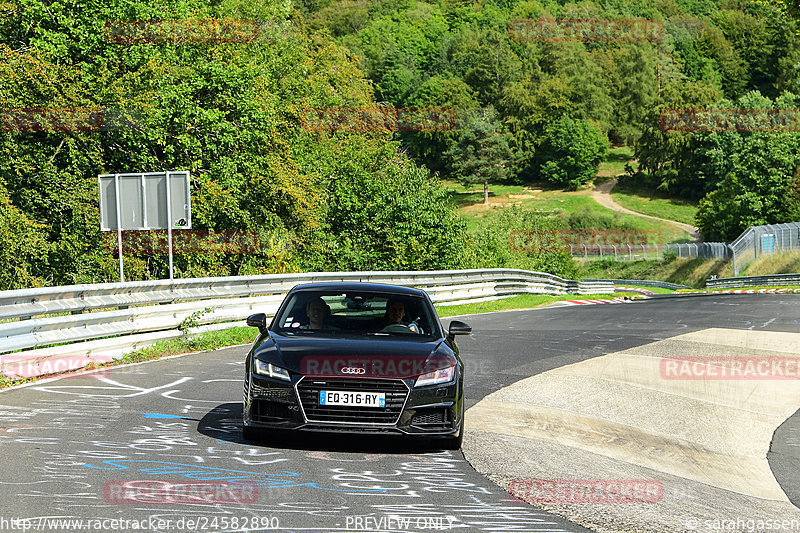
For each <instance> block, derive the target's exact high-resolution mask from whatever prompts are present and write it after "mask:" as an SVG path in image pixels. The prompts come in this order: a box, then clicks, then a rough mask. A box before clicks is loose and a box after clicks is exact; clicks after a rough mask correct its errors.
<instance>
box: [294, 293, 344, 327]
mask: <svg viewBox="0 0 800 533" xmlns="http://www.w3.org/2000/svg"><path fill="white" fill-rule="evenodd" d="M306 315H308V321H309V323H308V325H305V326H300V329H335V328H333V327H332V326H328V325H327V324H325V319H326V318H328V317H329V316H331V308H330V306H329V305H328V304H326V303H325V300H323V299H322V298H314V299H313V300H309V302H308V303H307V304H306Z"/></svg>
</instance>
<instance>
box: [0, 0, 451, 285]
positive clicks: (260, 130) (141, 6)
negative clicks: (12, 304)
mask: <svg viewBox="0 0 800 533" xmlns="http://www.w3.org/2000/svg"><path fill="white" fill-rule="evenodd" d="M11 7H12V8H13V9H12V10H10V11H8V12H7V13H6V15H7V16H5V17H3V19H2V20H0V31H1V33H0V35H2V37H0V109H4V110H5V111H4V114H8V113H9V110H10V109H18V108H37V109H42V108H50V109H55V110H56V111H55V113H56V115H57V114H58V113H59V111H58V110H64V109H72V108H76V107H86V108H92V109H98V108H99V109H104V110H124V111H125V112H126V113H129V115H130V116H129V117H128V119H127V120H126V121H125V122H123V123H122V124H117V125H116V126H114V127H110V128H104V129H103V130H101V131H81V130H78V131H74V130H75V128H70V127H66V128H65V127H63V126H64V125H63V124H48V123H44V124H42V128H41V129H42V130H43V131H31V130H30V128H25V127H22V128H14V127H13V125H12V127H9V126H8V125H7V123H5V124H6V127H4V128H3V129H4V130H5V131H2V132H0V153H2V154H3V157H2V158H0V186H3V188H0V206H2V210H0V221H2V226H0V245H2V252H0V254H2V255H0V271H1V272H2V274H0V289H5V288H13V287H23V286H30V285H37V284H70V283H83V282H96V281H110V280H114V279H115V278H116V277H117V275H118V274H117V270H118V266H117V264H116V256H115V255H114V254H113V253H112V252H111V250H110V249H109V248H108V247H104V243H106V242H107V239H105V238H104V235H103V234H102V233H101V232H100V231H99V212H98V207H97V196H98V191H97V175H98V174H101V173H110V172H136V171H158V170H167V169H186V170H189V171H190V173H191V177H192V199H193V222H194V229H201V230H203V229H213V230H226V231H249V232H256V233H258V234H259V235H260V236H261V237H262V241H261V242H262V244H263V243H268V242H271V243H273V244H274V246H267V247H264V248H262V250H261V253H258V254H228V255H224V254H211V253H201V254H193V255H188V254H187V255H179V256H176V269H177V273H178V275H179V276H181V277H189V276H193V277H194V276H207V275H232V274H233V275H236V274H253V273H268V272H282V271H300V270H325V269H339V268H343V269H350V268H375V269H385V268H421V269H424V268H438V267H441V268H446V267H455V266H459V265H460V262H461V260H462V252H461V250H460V247H461V246H462V245H463V244H464V228H463V223H462V222H460V221H459V220H458V219H457V218H456V217H455V216H454V214H453V212H452V209H451V208H450V207H449V206H448V204H447V201H446V198H445V196H444V193H443V191H442V190H441V187H440V186H439V185H438V183H437V182H435V181H432V180H430V179H428V177H427V176H428V173H427V171H425V170H424V169H421V168H419V167H418V166H417V165H415V164H414V163H413V162H411V161H410V160H409V159H408V158H407V157H406V156H404V155H403V154H402V153H401V152H400V151H399V146H398V144H397V143H396V142H393V141H391V139H388V138H387V137H386V135H385V134H383V133H380V132H373V133H345V132H338V133H329V132H328V133H326V132H317V131H306V130H305V129H304V128H303V127H302V118H303V113H304V110H305V109H306V108H308V107H331V106H340V105H353V106H359V105H362V106H370V105H372V104H373V96H372V90H371V88H370V86H369V82H368V81H367V80H365V79H364V76H363V74H362V73H361V71H360V70H359V69H358V65H357V63H356V61H355V60H354V59H353V58H352V57H351V56H350V54H349V53H348V52H347V50H346V49H344V48H342V47H341V46H339V45H337V44H335V43H334V42H332V41H331V40H330V39H329V38H326V37H324V36H318V35H313V34H310V33H308V32H307V31H306V30H305V28H304V24H303V18H302V16H301V15H299V14H298V13H297V12H295V11H294V10H293V9H292V7H291V4H289V3H285V2H269V1H266V2H262V3H245V2H241V3H240V2H238V1H235V0H230V1H225V2H221V3H208V2H204V1H189V2H182V1H181V2H170V3H168V4H167V5H163V4H154V3H148V2H143V1H140V2H111V3H107V2H100V1H90V2H82V1H81V2H79V1H78V0H67V1H65V2H61V3H59V4H52V3H51V2H48V1H44V0H21V1H20V2H19V3H18V4H17V5H16V6H11ZM165 12H166V13H168V14H169V16H170V17H174V18H176V19H178V18H184V19H189V20H205V19H222V20H262V21H270V20H271V21H275V20H277V21H284V22H281V23H279V24H272V25H268V26H266V27H263V28H262V30H261V33H260V34H259V39H258V40H256V41H253V42H233V43H230V42H141V43H126V44H117V43H114V42H111V41H110V40H109V39H107V38H106V37H105V36H104V24H105V21H114V20H120V19H122V20H125V19H140V20H152V19H160V18H163V17H164V15H165ZM62 115H63V112H62ZM14 129H21V130H22V131H13V130H14ZM64 130H73V131H64ZM6 191H7V192H6ZM32 221H36V224H33V223H32ZM270 239H271V241H270ZM125 268H126V278H127V279H146V278H151V277H165V275H166V257H165V256H164V255H153V256H144V255H136V254H132V255H130V256H128V257H126V260H125Z"/></svg>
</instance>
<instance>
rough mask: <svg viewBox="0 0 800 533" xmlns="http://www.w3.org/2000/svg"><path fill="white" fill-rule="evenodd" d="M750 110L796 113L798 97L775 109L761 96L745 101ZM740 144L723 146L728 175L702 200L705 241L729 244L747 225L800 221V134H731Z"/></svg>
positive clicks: (747, 97) (790, 97)
mask: <svg viewBox="0 0 800 533" xmlns="http://www.w3.org/2000/svg"><path fill="white" fill-rule="evenodd" d="M737 106H738V107H741V108H749V109H769V108H771V107H773V106H774V107H775V108H777V109H796V108H797V107H798V106H800V96H795V95H792V94H785V95H783V96H782V97H781V98H779V99H777V100H776V101H775V102H774V104H773V102H772V101H770V100H769V99H766V98H764V97H762V96H761V95H760V94H758V93H755V92H754V93H750V94H747V95H745V96H744V97H742V98H741V99H740V100H739V101H738V102H737ZM726 135H729V136H734V137H735V141H736V142H727V143H723V144H721V145H720V148H721V153H720V154H719V157H720V158H721V159H723V160H725V161H728V162H729V163H728V168H729V170H728V171H727V172H726V173H725V175H724V176H721V177H720V178H721V179H720V183H719V186H718V188H716V189H715V190H712V191H711V192H709V193H708V194H707V195H706V196H705V198H703V200H701V201H700V204H699V206H698V213H697V224H698V227H699V228H700V231H701V232H702V233H703V236H704V238H705V239H706V240H731V239H733V238H735V237H736V236H737V235H739V234H740V233H741V232H742V231H743V230H744V229H746V228H747V227H748V226H754V225H761V224H777V223H781V222H794V221H797V220H800V134H799V133H794V132H781V131H766V132H761V131H755V132H742V133H736V132H731V133H728V134H726Z"/></svg>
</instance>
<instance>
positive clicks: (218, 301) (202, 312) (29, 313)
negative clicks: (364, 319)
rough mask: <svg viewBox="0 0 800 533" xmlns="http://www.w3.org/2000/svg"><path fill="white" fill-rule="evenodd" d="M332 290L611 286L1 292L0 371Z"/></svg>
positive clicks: (456, 278)
mask: <svg viewBox="0 0 800 533" xmlns="http://www.w3.org/2000/svg"><path fill="white" fill-rule="evenodd" d="M337 281H339V282H362V281H363V282H373V283H389V284H394V285H405V286H414V287H419V288H422V289H424V290H425V291H427V292H428V294H429V295H430V297H431V299H432V300H433V302H434V303H437V304H440V305H456V304H461V303H472V302H480V301H487V300H495V299H499V298H506V297H510V296H514V295H517V294H526V293H527V294H552V295H557V294H600V293H610V292H613V290H614V289H613V283H610V282H605V281H602V280H592V281H573V280H566V279H563V278H560V277H558V276H553V275H551V274H546V273H543V272H531V271H526V270H516V269H485V270H448V271H431V272H312V273H303V274H272V275H266V276H241V277H225V278H200V279H177V280H172V281H170V280H163V281H162V280H159V281H139V282H127V283H103V284H93V285H74V286H66V287H45V288H36V289H21V290H13V291H3V292H0V321H3V322H0V363H2V364H1V365H0V371H6V372H11V373H14V372H13V370H14V369H15V368H19V366H20V365H21V364H23V363H24V364H29V362H30V361H32V360H36V361H44V360H46V359H48V358H54V357H60V356H72V357H83V356H85V357H86V362H87V363H88V362H89V361H90V360H92V359H93V358H95V357H101V356H102V357H104V358H105V360H108V358H110V357H119V356H121V355H122V354H124V353H125V352H127V351H131V350H135V349H139V348H142V347H144V346H147V345H151V344H153V343H154V342H156V341H158V340H161V339H168V338H173V337H177V336H181V335H183V330H185V329H186V326H187V324H186V322H189V321H190V322H191V325H192V326H194V327H192V328H191V329H189V330H188V331H189V332H191V333H194V332H199V331H204V330H210V329H222V328H226V327H231V326H236V325H243V323H242V321H243V319H244V318H245V317H247V316H248V315H249V314H251V313H254V312H264V313H267V314H268V315H272V314H274V313H275V312H276V311H277V308H278V306H279V304H280V302H281V301H282V300H283V298H284V295H285V294H286V292H288V291H289V289H291V288H292V287H293V286H295V285H297V284H300V283H312V282H337ZM54 315H55V316H54ZM187 319H189V320H188V321H187ZM181 328H183V330H182V329H181ZM12 352H13V353H12ZM2 354H5V355H2ZM80 366H83V365H80Z"/></svg>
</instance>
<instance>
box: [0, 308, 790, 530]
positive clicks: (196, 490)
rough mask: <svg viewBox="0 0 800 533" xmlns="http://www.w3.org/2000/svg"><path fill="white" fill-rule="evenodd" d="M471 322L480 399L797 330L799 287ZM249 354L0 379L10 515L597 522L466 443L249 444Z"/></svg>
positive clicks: (332, 526)
mask: <svg viewBox="0 0 800 533" xmlns="http://www.w3.org/2000/svg"><path fill="white" fill-rule="evenodd" d="M465 320H466V321H467V322H469V323H470V325H472V327H473V330H474V334H473V335H472V336H471V337H468V338H459V346H460V348H461V351H462V357H463V359H464V361H465V363H466V384H465V387H466V395H467V407H468V408H469V407H470V406H472V405H475V404H476V403H477V402H478V401H480V400H481V399H482V398H484V397H485V396H486V395H488V394H490V393H493V392H495V391H497V390H499V389H501V388H503V387H506V386H508V385H511V384H512V383H515V382H517V381H519V380H521V379H524V378H527V377H530V376H534V375H538V374H540V373H542V372H546V371H548V370H552V369H556V368H559V367H562V366H564V365H568V364H572V363H577V362H581V361H585V360H588V359H591V358H594V357H597V356H602V355H605V354H609V353H613V352H618V351H621V350H625V349H629V348H633V347H637V346H642V345H645V344H648V343H653V342H655V341H660V340H664V339H668V338H670V337H673V336H676V335H681V334H685V333H689V332H692V331H699V330H702V329H705V328H726V329H746V330H756V331H758V330H764V331H783V332H794V333H796V332H798V331H800V296H794V295H772V294H770V295H761V294H754V295H725V296H696V297H691V296H690V297H680V298H673V297H665V298H654V299H651V300H647V301H637V302H633V303H628V304H618V305H595V306H586V307H558V308H550V309H540V310H533V311H513V312H503V313H496V314H491V315H478V316H472V317H468V318H466V319H465ZM443 322H444V323H445V325H446V324H447V323H448V322H449V320H448V319H445V320H444V321H443ZM245 353H246V348H244V347H235V348H229V349H225V350H219V351H215V352H209V353H202V354H193V355H190V356H184V357H177V358H170V359H164V360H159V361H154V362H150V363H146V364H140V365H134V366H128V367H119V368H114V369H110V370H107V371H104V372H98V373H94V374H87V375H82V376H74V377H69V378H64V379H59V380H52V381H47V382H40V383H38V384H35V385H32V386H27V387H22V388H17V389H13V390H7V391H4V392H0V444H1V445H2V447H1V448H0V450H1V451H2V454H1V455H0V457H2V461H0V499H2V502H3V504H2V511H0V513H1V514H0V531H4V530H17V531H22V530H27V531H36V530H38V531H80V530H83V531H159V532H167V531H242V530H250V531H274V530H280V531H407V532H415V531H443V530H453V531H488V532H491V531H498V532H499V531H543V532H544V531H548V532H558V531H588V530H587V529H584V528H582V527H581V526H579V525H576V524H573V523H570V522H567V521H566V520H564V519H562V518H560V517H558V516H555V515H552V514H549V513H547V512H545V511H542V510H539V509H537V508H535V507H533V506H531V505H529V504H527V503H525V502H522V501H519V500H516V499H514V498H512V497H511V496H509V494H508V493H506V492H505V491H504V490H502V489H501V488H499V487H497V486H496V485H494V484H493V483H492V482H490V481H488V480H487V479H485V478H484V477H483V476H482V475H480V474H479V473H477V472H476V471H475V470H474V469H473V468H472V467H471V466H470V464H469V463H467V462H466V461H465V459H464V456H463V455H462V453H461V452H447V451H440V450H435V449H434V450H432V449H427V448H425V447H422V446H419V445H413V444H411V443H408V442H405V441H402V440H398V439H388V438H377V437H376V438H369V439H367V438H343V437H340V436H325V437H321V436H316V435H314V436H299V437H281V438H268V439H266V440H265V441H264V442H262V443H260V445H259V444H253V443H244V442H242V440H241V439H240V436H239V430H240V422H241V394H242V377H243V375H244V368H243V360H244V357H245ZM467 416H469V413H468V414H467ZM792 420H794V422H793V423H792ZM798 427H800V423H798V422H797V420H796V417H793V418H792V419H790V420H789V421H787V423H786V424H785V425H784V426H782V428H781V430H780V431H778V432H777V433H776V437H775V438H776V442H775V443H774V446H773V448H774V449H776V450H780V451H781V453H780V454H776V455H773V456H771V457H770V467H771V468H772V470H773V471H774V473H775V477H776V479H778V481H779V482H780V484H781V486H782V487H783V489H784V490H785V492H786V493H787V495H789V497H790V498H791V499H792V500H793V502H794V503H795V504H797V503H798V501H797V497H798V496H797V495H798V494H800V491H798V482H797V475H796V473H797V460H796V459H794V462H792V457H795V458H796V457H798V455H797V453H796V452H797V450H798V447H800V439H798V430H797V428H798ZM793 453H794V455H792V454H793ZM176 485H177V486H178V487H179V489H177V491H176V487H175V486H176ZM181 491H182V492H181ZM66 520H70V521H71V522H66Z"/></svg>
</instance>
